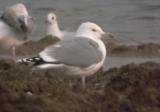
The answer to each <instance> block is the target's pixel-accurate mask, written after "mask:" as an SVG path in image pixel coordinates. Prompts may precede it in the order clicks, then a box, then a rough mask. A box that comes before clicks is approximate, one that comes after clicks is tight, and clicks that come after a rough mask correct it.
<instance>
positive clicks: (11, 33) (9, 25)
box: [0, 3, 32, 59]
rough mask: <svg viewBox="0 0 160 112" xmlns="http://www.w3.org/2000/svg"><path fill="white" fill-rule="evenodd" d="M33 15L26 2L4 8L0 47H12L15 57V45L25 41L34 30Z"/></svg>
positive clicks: (0, 25) (0, 29) (0, 23)
mask: <svg viewBox="0 0 160 112" xmlns="http://www.w3.org/2000/svg"><path fill="white" fill-rule="evenodd" d="M31 19H32V18H31V16H29V14H28V11H27V9H26V7H25V5H24V4H21V3H19V4H16V5H13V6H11V7H8V8H6V9H5V10H4V12H3V14H2V16H1V19H0V47H3V48H7V49H8V48H12V55H13V57H14V59H15V56H16V54H15V47H16V46H18V45H20V44H22V43H24V41H25V40H26V39H27V37H28V35H29V34H30V33H31V31H32V25H31V21H32V20H31Z"/></svg>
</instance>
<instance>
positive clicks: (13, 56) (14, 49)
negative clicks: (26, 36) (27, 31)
mask: <svg viewBox="0 0 160 112" xmlns="http://www.w3.org/2000/svg"><path fill="white" fill-rule="evenodd" d="M12 58H13V60H14V61H16V48H15V46H13V47H12Z"/></svg>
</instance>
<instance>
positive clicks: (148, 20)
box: [0, 0, 160, 45]
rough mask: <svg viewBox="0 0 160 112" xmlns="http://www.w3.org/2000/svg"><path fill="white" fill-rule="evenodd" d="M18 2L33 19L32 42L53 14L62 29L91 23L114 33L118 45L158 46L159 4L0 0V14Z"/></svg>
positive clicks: (150, 0) (156, 0)
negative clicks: (22, 4) (50, 14)
mask: <svg viewBox="0 0 160 112" xmlns="http://www.w3.org/2000/svg"><path fill="white" fill-rule="evenodd" d="M18 2H21V3H24V4H25V5H26V6H27V8H28V10H29V13H30V14H31V15H32V16H33V17H34V18H35V28H34V29H35V31H34V32H33V34H32V35H33V37H32V38H31V39H34V40H37V39H40V38H42V37H44V35H45V27H44V20H45V16H46V15H47V13H49V12H52V11H54V12H55V13H56V14H57V16H58V21H59V26H60V27H61V28H62V29H66V30H69V31H75V30H76V29H77V27H78V26H79V25H80V23H82V22H85V21H92V22H96V23H97V24H99V25H100V26H102V28H103V29H104V30H105V31H108V32H113V33H115V34H116V35H117V37H118V39H117V43H119V44H126V43H127V44H129V45H132V44H142V43H148V42H154V43H160V0H12V1H11V0H1V2H0V10H1V12H2V11H3V10H4V8H5V7H8V6H10V5H13V4H16V3H18Z"/></svg>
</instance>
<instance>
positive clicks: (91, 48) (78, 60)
mask: <svg viewBox="0 0 160 112" xmlns="http://www.w3.org/2000/svg"><path fill="white" fill-rule="evenodd" d="M98 47H99V46H98V44H97V43H96V42H94V41H93V40H91V39H88V38H83V37H73V38H70V39H66V40H62V41H60V42H58V43H57V44H55V45H52V46H49V47H48V48H46V49H45V50H44V51H43V53H45V54H46V55H48V56H50V57H53V58H54V59H56V60H58V61H59V62H60V63H64V64H67V65H73V66H80V67H88V66H90V65H92V64H95V63H98V62H100V61H101V59H102V53H101V51H100V50H98ZM40 54H41V53H40ZM42 58H43V57H42Z"/></svg>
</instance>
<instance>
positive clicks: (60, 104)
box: [0, 59, 160, 112]
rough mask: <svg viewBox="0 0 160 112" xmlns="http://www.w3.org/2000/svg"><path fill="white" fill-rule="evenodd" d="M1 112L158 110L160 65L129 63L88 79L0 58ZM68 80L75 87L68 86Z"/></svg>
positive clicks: (121, 111)
mask: <svg viewBox="0 0 160 112" xmlns="http://www.w3.org/2000/svg"><path fill="white" fill-rule="evenodd" d="M0 74H1V75H0V110H1V112H159V111H160V86H159V85H160V64H158V63H152V62H148V63H144V64H140V65H136V64H129V65H126V66H122V67H120V68H112V69H109V70H108V71H107V72H103V71H102V70H100V71H99V72H98V73H96V74H95V75H93V76H91V77H88V78H87V85H86V88H85V89H82V87H81V83H80V80H79V78H73V77H68V76H65V74H64V73H63V71H56V70H47V71H43V72H41V71H37V72H31V68H30V67H28V66H26V65H23V64H15V63H14V62H13V61H12V60H4V59H3V60H0ZM69 80H71V81H72V82H73V86H72V87H70V86H69V83H68V82H69Z"/></svg>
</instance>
